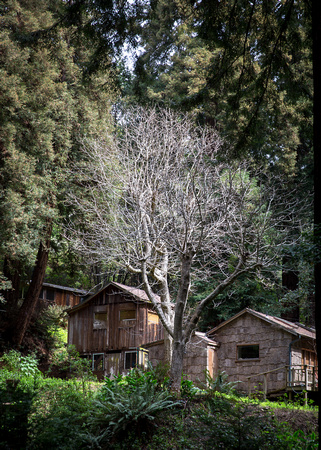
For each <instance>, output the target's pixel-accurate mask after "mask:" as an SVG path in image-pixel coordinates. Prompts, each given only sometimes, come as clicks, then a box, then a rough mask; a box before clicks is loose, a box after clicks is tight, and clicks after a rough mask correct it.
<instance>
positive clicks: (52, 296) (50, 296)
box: [46, 289, 55, 302]
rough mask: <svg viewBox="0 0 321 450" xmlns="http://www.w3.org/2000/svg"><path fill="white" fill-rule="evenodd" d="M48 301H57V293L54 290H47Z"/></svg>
mask: <svg viewBox="0 0 321 450" xmlns="http://www.w3.org/2000/svg"><path fill="white" fill-rule="evenodd" d="M46 299H47V300H49V301H51V302H53V301H54V300H55V291H54V289H47V290H46Z"/></svg>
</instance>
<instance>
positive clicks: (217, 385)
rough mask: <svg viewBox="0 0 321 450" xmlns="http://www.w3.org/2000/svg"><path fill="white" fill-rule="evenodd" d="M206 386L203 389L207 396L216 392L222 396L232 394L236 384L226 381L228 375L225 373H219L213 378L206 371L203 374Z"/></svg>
mask: <svg viewBox="0 0 321 450" xmlns="http://www.w3.org/2000/svg"><path fill="white" fill-rule="evenodd" d="M205 379H206V384H205V386H204V389H205V390H206V391H207V393H208V394H210V395H213V394H215V393H217V392H219V393H222V394H232V393H234V391H235V387H236V386H237V382H231V381H227V379H228V375H227V373H226V372H224V371H223V372H219V373H218V374H217V375H216V376H215V377H214V378H212V377H211V375H210V373H209V371H208V370H206V372H205Z"/></svg>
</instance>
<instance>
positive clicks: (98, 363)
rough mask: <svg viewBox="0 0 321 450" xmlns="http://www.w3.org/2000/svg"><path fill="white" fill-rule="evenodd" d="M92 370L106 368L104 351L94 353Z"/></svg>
mask: <svg viewBox="0 0 321 450" xmlns="http://www.w3.org/2000/svg"><path fill="white" fill-rule="evenodd" d="M92 370H94V371H96V370H97V371H101V370H104V354H103V353H93V358H92Z"/></svg>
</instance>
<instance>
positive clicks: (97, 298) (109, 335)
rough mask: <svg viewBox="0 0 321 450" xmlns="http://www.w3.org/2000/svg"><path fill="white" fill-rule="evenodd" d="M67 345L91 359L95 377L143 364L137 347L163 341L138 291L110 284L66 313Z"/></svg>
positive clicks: (142, 354)
mask: <svg viewBox="0 0 321 450" xmlns="http://www.w3.org/2000/svg"><path fill="white" fill-rule="evenodd" d="M68 315H69V320H68V344H69V345H74V346H75V348H76V350H77V351H78V352H79V353H80V354H81V355H82V356H86V357H88V358H90V359H91V360H92V367H93V370H94V371H95V372H97V375H99V376H106V375H107V376H108V375H116V374H119V373H125V372H126V371H128V370H129V369H130V368H132V367H134V366H135V365H136V364H141V365H144V364H145V361H146V360H147V359H146V353H145V352H144V350H143V349H142V348H141V346H142V345H143V344H145V343H148V342H153V341H158V340H161V339H163V337H164V334H163V326H162V325H161V323H160V321H159V317H158V315H157V314H156V313H155V311H154V310H153V307H152V304H151V303H150V301H149V299H148V297H147V295H146V293H145V292H144V291H142V290H141V289H137V288H134V287H129V286H125V285H123V284H120V283H115V282H111V283H109V284H108V285H107V286H106V287H104V288H103V289H102V290H100V291H99V292H97V293H96V294H94V295H92V296H91V297H90V298H88V299H87V300H85V301H84V302H83V303H81V304H79V305H77V306H75V307H73V308H72V309H70V310H69V311H68Z"/></svg>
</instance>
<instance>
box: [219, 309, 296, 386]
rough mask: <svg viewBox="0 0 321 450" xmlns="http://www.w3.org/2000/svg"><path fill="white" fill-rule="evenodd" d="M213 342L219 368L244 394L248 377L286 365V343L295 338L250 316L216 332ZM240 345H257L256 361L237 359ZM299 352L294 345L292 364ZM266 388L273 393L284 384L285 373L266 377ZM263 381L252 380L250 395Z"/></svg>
mask: <svg viewBox="0 0 321 450" xmlns="http://www.w3.org/2000/svg"><path fill="white" fill-rule="evenodd" d="M212 337H214V339H215V340H216V341H217V342H218V343H219V344H220V347H219V348H218V349H217V358H218V367H219V370H220V371H225V372H226V373H227V374H228V375H229V381H240V382H241V383H240V384H238V385H237V389H238V390H242V391H247V378H246V377H248V376H250V375H255V374H259V373H262V372H266V371H269V370H273V369H277V368H279V367H281V366H284V365H287V364H289V344H290V342H291V341H292V340H294V339H295V337H294V336H292V335H291V334H290V333H287V332H286V331H284V330H281V329H279V328H277V327H274V326H272V325H271V324H269V323H267V322H265V321H263V320H260V319H259V318H256V317H254V316H252V315H250V314H244V315H242V316H240V317H238V318H236V319H235V320H233V321H232V322H231V323H229V324H227V325H226V326H225V327H222V328H221V329H220V330H218V331H217V333H216V335H215V336H212ZM239 345H259V358H257V359H243V360H242V359H238V355H237V347H238V346H239ZM300 352H301V350H300V349H299V348H296V347H295V345H293V348H292V359H293V362H292V363H293V364H294V363H296V361H297V360H298V359H299V355H300V354H301V353H300ZM268 376H269V380H268V384H269V386H272V385H273V390H276V389H281V388H282V387H283V386H284V383H285V372H275V373H271V374H269V375H268ZM262 382H263V378H262V377H254V378H252V380H251V389H252V392H254V391H255V390H256V389H257V390H262V386H261V384H262Z"/></svg>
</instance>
